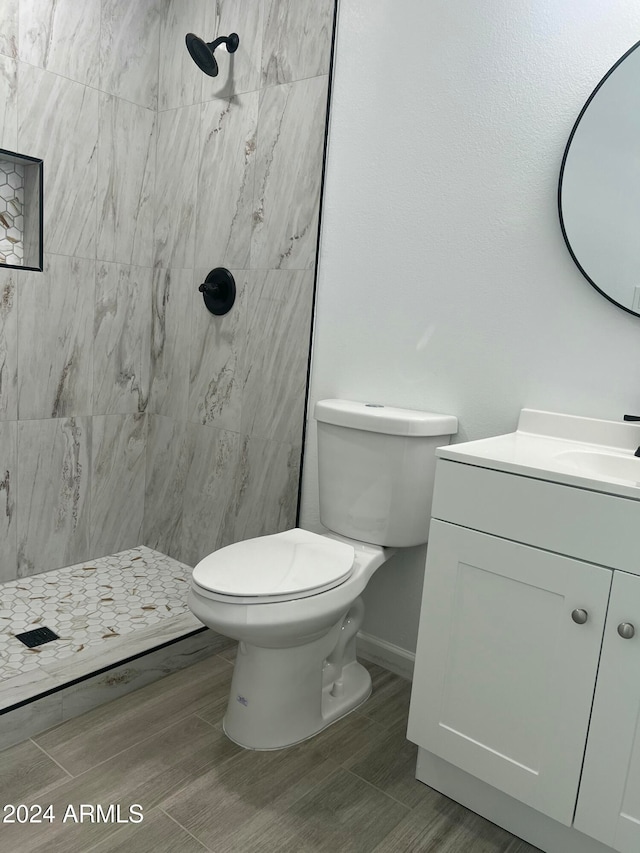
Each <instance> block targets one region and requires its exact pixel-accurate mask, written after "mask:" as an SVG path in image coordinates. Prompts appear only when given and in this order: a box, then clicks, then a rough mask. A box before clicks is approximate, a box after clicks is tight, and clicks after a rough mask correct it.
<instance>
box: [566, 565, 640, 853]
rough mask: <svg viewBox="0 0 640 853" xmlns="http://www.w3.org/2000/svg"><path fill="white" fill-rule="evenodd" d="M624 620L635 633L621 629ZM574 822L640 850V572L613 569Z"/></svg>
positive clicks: (628, 851) (629, 850)
mask: <svg viewBox="0 0 640 853" xmlns="http://www.w3.org/2000/svg"><path fill="white" fill-rule="evenodd" d="M625 623H627V624H631V625H633V627H634V629H635V633H634V635H633V637H631V638H627V639H625V638H624V637H622V636H620V634H619V633H618V626H620V625H624V624H625ZM621 630H623V632H624V629H621ZM627 632H628V629H627ZM574 825H575V828H576V829H579V830H580V831H581V832H584V833H585V834H587V835H591V836H592V837H593V838H597V839H598V841H602V842H604V843H605V844H608V845H609V846H610V847H613V848H614V850H620V851H621V853H638V850H640V577H637V576H636V575H629V574H627V573H625V572H615V574H614V580H613V587H612V590H611V601H610V602H609V612H608V616H607V622H606V626H605V631H604V643H603V646H602V657H601V659H600V670H599V672H598V683H597V687H596V695H595V699H594V703H593V714H592V716H591V725H590V727H589V739H588V741H587V753H586V756H585V762H584V770H583V773H582V781H581V783H580V795H579V797H578V807H577V809H576V818H575V822H574Z"/></svg>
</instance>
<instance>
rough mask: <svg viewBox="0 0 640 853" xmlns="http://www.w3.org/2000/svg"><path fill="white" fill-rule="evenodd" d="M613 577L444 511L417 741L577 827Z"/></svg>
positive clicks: (428, 592) (434, 556)
mask: <svg viewBox="0 0 640 853" xmlns="http://www.w3.org/2000/svg"><path fill="white" fill-rule="evenodd" d="M611 576H612V572H611V571H609V570H607V569H601V568H599V567H597V566H594V565H592V564H589V563H583V562H581V561H578V560H573V559H570V558H568V557H561V556H559V555H556V554H551V553H549V552H547V551H540V550H538V549H535V548H531V547H529V546H526V545H520V544H518V543H515V542H510V541H508V540H505V539H500V538H497V537H495V536H490V535H487V534H484V533H478V532H476V531H473V530H469V529H467V528H463V527H458V526H456V525H451V524H448V523H446V522H441V521H433V522H432V524H431V531H430V535H429V544H428V551H427V567H426V573H425V582H424V592H423V599H422V610H421V614H420V630H419V634H418V645H417V650H416V662H415V670H414V680H413V689H412V697H411V711H410V716H409V729H408V737H409V739H410V740H411V741H413V742H414V743H417V744H418V745H419V746H421V747H423V748H424V749H426V750H429V751H430V752H432V753H434V754H435V755H438V756H440V757H441V758H443V759H445V760H446V761H448V762H450V763H451V764H453V765H455V766H456V767H460V768H461V769H463V770H465V771H467V772H468V773H470V774H471V775H473V776H476V777H477V778H479V779H482V780H483V781H485V782H487V783H489V784H490V785H493V786H494V787H496V788H499V789H500V790H501V791H504V792H505V793H507V794H509V795H510V796H512V797H515V798H516V799H518V800H520V801H522V802H524V803H526V804H527V805H530V806H532V807H533V808H535V809H537V810H538V811H540V812H543V813H544V814H547V815H549V816H550V817H552V818H554V819H555V820H557V821H559V822H560V823H563V824H565V825H570V824H571V821H572V818H573V812H574V808H575V802H576V796H577V791H578V781H579V777H580V768H581V764H582V759H583V756H584V748H585V741H586V734H587V726H588V723H589V713H590V710H591V703H592V699H593V691H594V685H595V678H596V670H597V666H598V656H599V653H600V646H601V642H602V632H603V627H604V619H605V613H606V608H607V600H608V596H609V589H610V585H611ZM574 611H576V612H575V614H574V616H573V617H572V613H573V612H574ZM578 611H581V612H578ZM585 614H586V621H583V617H584V615H585ZM574 619H577V620H578V621H574ZM580 623H581V624H580Z"/></svg>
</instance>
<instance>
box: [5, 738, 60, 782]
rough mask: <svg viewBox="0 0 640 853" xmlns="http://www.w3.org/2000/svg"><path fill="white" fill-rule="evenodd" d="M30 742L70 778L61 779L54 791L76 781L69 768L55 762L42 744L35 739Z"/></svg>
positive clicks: (30, 739)
mask: <svg viewBox="0 0 640 853" xmlns="http://www.w3.org/2000/svg"><path fill="white" fill-rule="evenodd" d="M29 741H30V742H31V743H32V744H33V745H34V746H37V747H38V749H39V750H40V752H43V753H44V754H45V755H46V756H47V758H49V759H51V761H53V763H54V764H57V765H58V767H59V768H60V770H62V771H63V772H64V773H66V774H67V776H68V778H67V779H61V780H60V781H58V782H57V783H56V784H55V785H53V786H52V789H53V788H56V787H57V786H58V785H60V784H61V783H64V782H68V781H69V780H70V779H75V776H74V775H73V773H69V771H68V770H67V768H66V767H63V766H62V764H60V762H59V761H56V760H55V758H54V757H53V755H49V753H48V752H47V750H46V749H44V747H42V746H40V744H39V743H36V741H35V740H33V738H29ZM19 745H20V744H16V746H19ZM9 748H11V747H9Z"/></svg>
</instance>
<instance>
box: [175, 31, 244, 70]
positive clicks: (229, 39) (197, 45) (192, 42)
mask: <svg viewBox="0 0 640 853" xmlns="http://www.w3.org/2000/svg"><path fill="white" fill-rule="evenodd" d="M185 42H186V44H187V50H188V51H189V53H190V54H191V58H192V59H193V61H194V62H195V64H196V65H197V66H198V68H200V69H201V71H204V73H205V74H208V75H209V77H217V76H218V63H217V62H216V59H215V56H214V55H213V51H214V50H215V49H216V48H217V47H218V46H219V45H221V44H226V46H227V52H228V53H235V52H236V50H237V49H238V45H239V44H240V39H239V38H238V34H237V33H231V35H230V36H220V37H219V38H217V39H215V41H211V42H208V43H207V42H206V41H204V39H201V38H200V37H199V36H197V35H195V34H194V33H187V35H186V37H185Z"/></svg>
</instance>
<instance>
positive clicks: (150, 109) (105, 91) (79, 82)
mask: <svg viewBox="0 0 640 853" xmlns="http://www.w3.org/2000/svg"><path fill="white" fill-rule="evenodd" d="M0 55H1V56H6V54H0ZM7 59H14V61H16V62H17V63H18V71H19V69H20V66H21V65H25V66H27V67H29V68H36V69H37V70H38V71H44V72H45V73H46V74H53V75H54V76H55V77H60V78H61V79H62V80H68V81H69V82H70V83H76V84H77V85H78V86H84V88H85V89H90V90H91V91H93V92H99V93H100V94H102V95H109V97H111V98H117V99H118V100H119V101H124V102H125V103H127V104H132V105H133V106H136V107H140V108H141V109H145V110H147V111H148V112H150V113H157V112H158V110H157V109H155V108H154V107H150V106H149V105H148V104H141V103H140V102H139V101H132V100H130V99H129V98H124V97H123V96H122V95H116V94H114V93H113V92H110V91H109V90H108V89H102V88H100V87H99V86H92V85H91V84H89V83H83V82H82V80H76V79H75V78H74V77H69V76H67V75H66V74H61V73H60V72H59V71H51V70H50V69H49V68H43V67H42V65H34V64H33V63H32V62H26V61H25V60H24V59H20V58H19V57H18V58H17V59H16V58H15V57H11V56H7Z"/></svg>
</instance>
